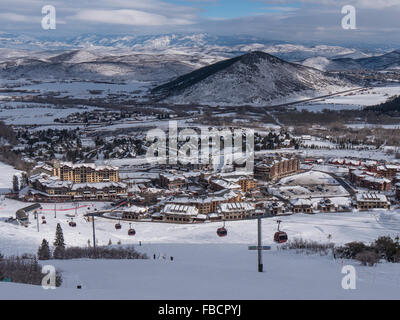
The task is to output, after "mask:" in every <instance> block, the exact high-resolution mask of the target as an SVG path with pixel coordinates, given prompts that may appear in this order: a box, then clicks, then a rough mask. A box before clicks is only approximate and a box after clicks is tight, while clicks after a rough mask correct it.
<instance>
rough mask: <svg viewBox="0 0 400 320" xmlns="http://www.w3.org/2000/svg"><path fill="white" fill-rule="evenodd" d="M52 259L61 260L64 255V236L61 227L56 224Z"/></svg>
mask: <svg viewBox="0 0 400 320" xmlns="http://www.w3.org/2000/svg"><path fill="white" fill-rule="evenodd" d="M53 244H54V246H55V248H54V253H53V256H54V259H63V258H64V254H65V243H64V234H63V231H62V228H61V225H60V224H59V223H57V230H56V238H55V240H54V243H53Z"/></svg>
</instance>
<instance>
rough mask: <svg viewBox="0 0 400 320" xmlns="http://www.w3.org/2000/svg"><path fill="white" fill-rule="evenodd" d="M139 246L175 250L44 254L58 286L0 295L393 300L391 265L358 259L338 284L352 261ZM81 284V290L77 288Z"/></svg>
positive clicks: (397, 288)
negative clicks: (109, 256)
mask: <svg viewBox="0 0 400 320" xmlns="http://www.w3.org/2000/svg"><path fill="white" fill-rule="evenodd" d="M140 250H141V251H145V252H149V253H150V254H151V253H152V252H163V253H166V254H167V255H168V258H169V255H172V256H173V257H174V261H170V260H169V259H166V260H163V259H157V260H133V261H132V260H131V261H116V260H103V261H98V260H97V261H95V260H92V261H89V260H79V261H49V262H48V263H49V264H52V265H55V266H56V267H59V268H61V269H62V270H63V275H64V280H65V282H64V284H63V285H62V287H61V288H57V289H55V290H44V289H42V288H41V287H35V286H26V285H18V284H10V283H0V299H25V298H32V297H34V298H35V299H71V298H72V299H141V300H145V299H172V300H187V299H189V300H190V299H206V300H214V299H217V300H220V299H245V300H246V299H398V298H399V297H400V294H399V292H400V271H399V268H398V266H396V265H394V264H382V265H379V266H378V267H376V268H368V267H359V266H358V265H356V271H357V282H356V289H355V290H344V289H342V286H341V283H342V279H343V277H344V276H345V275H344V274H342V273H341V271H342V268H343V266H344V265H348V264H354V262H350V261H341V260H340V261H339V260H338V261H334V260H333V259H332V258H331V257H320V256H306V255H298V254H295V253H288V252H279V251H275V250H274V251H269V252H268V251H267V252H265V253H264V271H265V272H264V273H258V272H257V254H256V252H255V251H248V250H247V247H246V246H245V245H157V246H156V245H144V247H142V248H140ZM77 285H81V286H82V289H80V290H79V289H76V287H77Z"/></svg>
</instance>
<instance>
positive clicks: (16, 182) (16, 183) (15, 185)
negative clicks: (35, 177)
mask: <svg viewBox="0 0 400 320" xmlns="http://www.w3.org/2000/svg"><path fill="white" fill-rule="evenodd" d="M13 191H14V192H17V191H19V180H18V176H17V175H14V176H13Z"/></svg>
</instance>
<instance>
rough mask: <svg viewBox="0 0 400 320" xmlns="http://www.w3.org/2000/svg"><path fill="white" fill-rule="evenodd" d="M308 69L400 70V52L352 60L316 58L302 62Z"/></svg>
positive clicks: (347, 58) (395, 51) (345, 58)
mask: <svg viewBox="0 0 400 320" xmlns="http://www.w3.org/2000/svg"><path fill="white" fill-rule="evenodd" d="M302 64H303V65H305V66H308V67H313V68H317V69H319V70H323V71H339V70H369V71H383V70H394V69H400V50H394V51H392V52H388V53H385V54H382V55H377V56H373V57H364V58H358V59H352V58H349V57H344V58H343V57H342V58H333V59H329V58H326V57H315V58H309V59H306V60H304V61H302Z"/></svg>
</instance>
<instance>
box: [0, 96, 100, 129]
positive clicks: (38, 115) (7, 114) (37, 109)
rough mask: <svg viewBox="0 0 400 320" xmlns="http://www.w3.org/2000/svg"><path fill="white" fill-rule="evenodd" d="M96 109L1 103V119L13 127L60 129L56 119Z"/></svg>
mask: <svg viewBox="0 0 400 320" xmlns="http://www.w3.org/2000/svg"><path fill="white" fill-rule="evenodd" d="M5 106H11V107H12V109H7V108H5ZM94 109H96V108H93V107H83V108H55V107H51V106H50V105H42V104H38V103H21V102H7V103H0V119H1V120H4V122H5V123H7V124H12V125H43V124H50V125H52V127H55V126H56V127H59V126H58V125H57V124H54V119H56V118H64V117H67V116H68V115H70V114H73V113H76V112H86V111H91V110H94ZM75 127H76V126H75Z"/></svg>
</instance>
